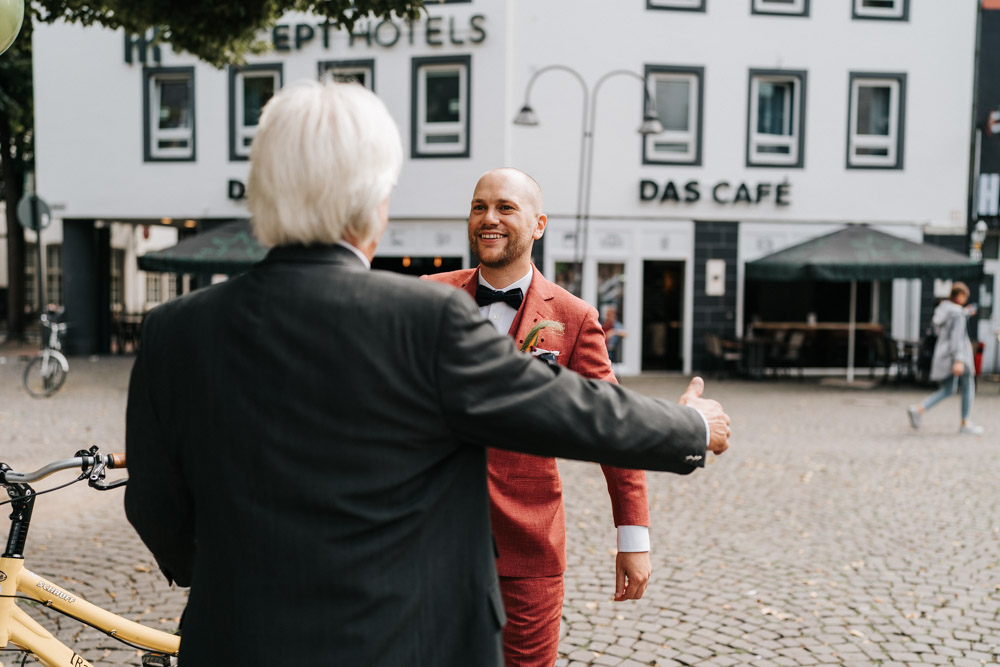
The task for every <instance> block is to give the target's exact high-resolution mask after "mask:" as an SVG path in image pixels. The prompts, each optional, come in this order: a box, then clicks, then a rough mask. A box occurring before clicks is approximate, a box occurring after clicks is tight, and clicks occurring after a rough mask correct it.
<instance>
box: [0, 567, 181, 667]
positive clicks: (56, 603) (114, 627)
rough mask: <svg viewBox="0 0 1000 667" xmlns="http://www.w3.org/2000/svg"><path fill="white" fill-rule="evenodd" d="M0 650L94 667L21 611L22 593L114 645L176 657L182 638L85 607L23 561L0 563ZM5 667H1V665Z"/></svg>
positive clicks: (46, 661) (74, 666)
mask: <svg viewBox="0 0 1000 667" xmlns="http://www.w3.org/2000/svg"><path fill="white" fill-rule="evenodd" d="M3 576H6V578H5V579H4V580H3V581H2V582H0V594H2V595H3V597H0V648H3V647H5V646H7V645H8V643H11V644H14V645H15V646H17V647H18V648H22V649H25V650H28V651H30V652H31V653H33V654H34V655H35V656H36V657H37V658H38V659H39V660H41V662H42V664H44V665H51V666H53V667H54V666H55V665H60V666H65V665H70V666H71V667H93V664H92V663H90V662H88V661H87V660H86V659H85V658H84V657H83V656H81V655H78V654H77V653H76V652H75V651H74V650H72V649H71V648H69V647H68V646H66V645H65V644H63V643H62V642H61V641H59V640H58V639H56V638H55V637H54V636H53V635H52V633H50V632H49V631H48V630H46V629H45V628H43V627H42V626H41V624H39V623H38V622H37V621H35V619H33V618H31V617H30V616H29V615H28V614H27V613H26V612H25V611H24V610H23V609H20V608H19V607H18V606H17V600H16V599H15V598H13V597H8V596H13V595H15V594H17V593H21V594H22V595H24V596H27V597H30V598H33V599H35V600H38V601H39V602H41V603H42V604H44V605H45V606H46V607H50V608H52V609H55V610H56V611H60V612H63V613H65V614H67V615H69V616H70V617H71V618H75V619H77V620H80V621H83V622H85V623H89V624H91V625H93V626H95V627H96V628H98V629H99V630H102V631H103V632H106V633H107V634H108V635H110V636H112V637H114V638H115V639H122V640H125V641H127V642H130V643H132V644H137V645H139V646H142V647H143V648H146V649H149V650H150V651H156V652H159V653H165V654H167V655H177V651H178V650H179V649H180V644H181V638H180V637H178V636H177V635H172V634H169V633H166V632H163V631H161V630H154V629H153V628H149V627H147V626H145V625H141V624H139V623H136V622H134V621H130V620H128V619H125V618H122V617H121V616H118V615H116V614H112V613H111V612H109V611H107V610H105V609H102V608H100V607H98V606H97V605H95V604H92V603H90V602H87V601H86V600H84V599H83V598H81V597H80V596H78V595H76V594H74V593H72V592H70V591H68V590H66V589H64V588H61V587H59V586H56V585H55V584H53V583H52V582H50V581H47V580H45V579H43V578H41V577H39V576H38V575H36V574H34V573H33V572H31V571H30V570H27V569H25V567H24V559H21V558H0V577H3ZM0 664H2V663H0Z"/></svg>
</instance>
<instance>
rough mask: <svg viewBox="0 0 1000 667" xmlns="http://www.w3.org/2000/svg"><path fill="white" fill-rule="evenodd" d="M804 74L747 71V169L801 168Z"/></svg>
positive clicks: (781, 71)
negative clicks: (748, 85)
mask: <svg viewBox="0 0 1000 667" xmlns="http://www.w3.org/2000/svg"><path fill="white" fill-rule="evenodd" d="M805 87H806V73H805V72H793V71H787V70H750V93H749V111H748V113H747V166H748V167H755V166H758V167H759V166H774V165H780V166H784V167H801V166H802V162H803V160H802V157H803V156H802V153H803V145H802V144H803V137H804V134H805V133H804V131H803V128H804V124H805V111H804V107H805V104H804V102H805Z"/></svg>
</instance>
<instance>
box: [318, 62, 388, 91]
mask: <svg viewBox="0 0 1000 667" xmlns="http://www.w3.org/2000/svg"><path fill="white" fill-rule="evenodd" d="M327 77H329V78H330V79H332V80H334V81H357V82H358V83H360V84H361V85H362V86H364V87H365V88H367V89H368V90H372V91H374V90H375V61H374V60H326V61H323V62H321V63H320V64H319V79H320V81H325V80H326V79H327Z"/></svg>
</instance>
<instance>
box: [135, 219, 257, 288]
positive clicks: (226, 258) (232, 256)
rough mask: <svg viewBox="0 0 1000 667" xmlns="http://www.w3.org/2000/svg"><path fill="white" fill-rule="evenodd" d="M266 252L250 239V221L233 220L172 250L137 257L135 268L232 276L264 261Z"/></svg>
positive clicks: (186, 240)
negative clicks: (137, 263) (137, 261)
mask: <svg viewBox="0 0 1000 667" xmlns="http://www.w3.org/2000/svg"><path fill="white" fill-rule="evenodd" d="M267 250H268V249H267V248H266V247H265V246H262V245H261V244H260V243H259V242H258V241H257V239H256V237H254V235H253V231H251V229H250V221H249V220H237V221H235V222H230V223H226V224H224V225H220V226H219V227H216V228H214V229H210V230H208V231H206V232H202V233H200V234H195V235H194V236H191V237H188V238H186V239H184V240H183V241H181V242H180V243H178V244H177V245H175V246H173V247H172V248H165V249H163V250H156V251H154V252H147V253H146V254H145V255H143V256H142V257H140V258H139V269H141V270H142V271H158V272H162V273H193V274H213V273H225V274H227V275H233V274H236V273H243V272H244V271H246V270H247V269H249V268H250V267H251V266H253V265H254V264H255V263H257V262H259V261H260V260H262V259H264V255H266V254H267Z"/></svg>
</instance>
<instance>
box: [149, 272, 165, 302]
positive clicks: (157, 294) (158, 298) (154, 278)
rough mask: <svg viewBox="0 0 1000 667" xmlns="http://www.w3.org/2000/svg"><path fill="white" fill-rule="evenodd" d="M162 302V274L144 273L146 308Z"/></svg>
mask: <svg viewBox="0 0 1000 667" xmlns="http://www.w3.org/2000/svg"><path fill="white" fill-rule="evenodd" d="M162 302H163V274H161V273H147V274H146V309H147V310H148V309H149V308H152V307H153V306H156V305H159V304H160V303H162Z"/></svg>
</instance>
